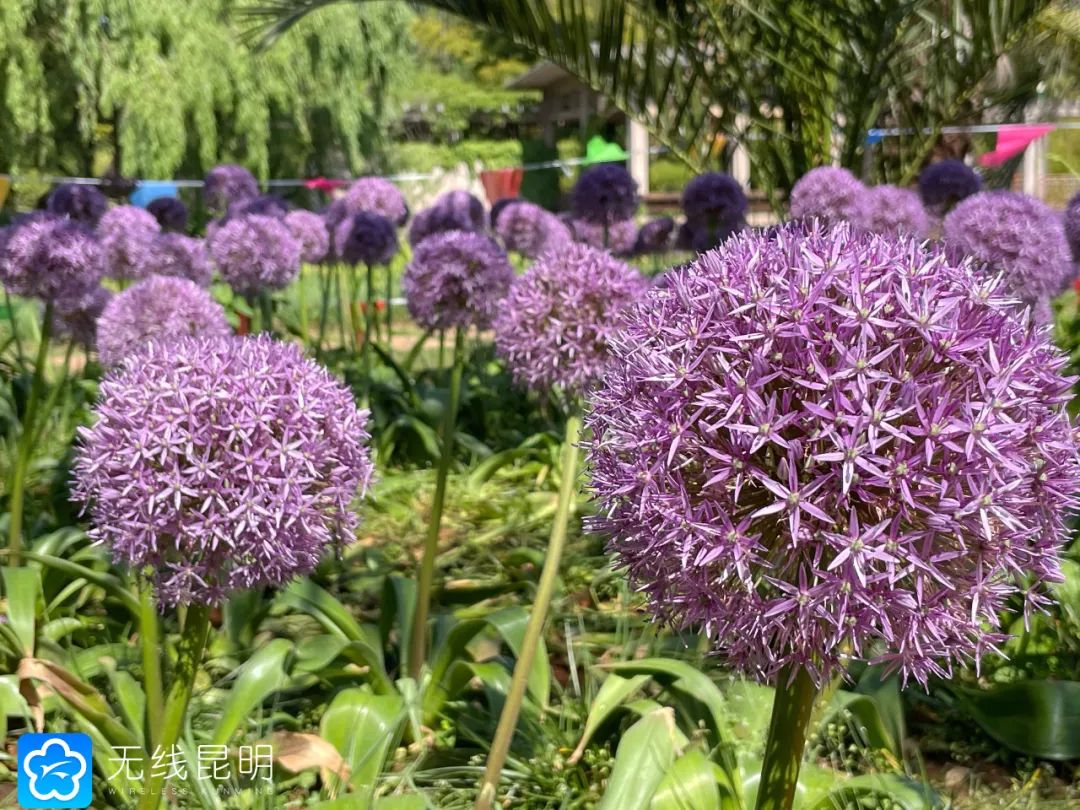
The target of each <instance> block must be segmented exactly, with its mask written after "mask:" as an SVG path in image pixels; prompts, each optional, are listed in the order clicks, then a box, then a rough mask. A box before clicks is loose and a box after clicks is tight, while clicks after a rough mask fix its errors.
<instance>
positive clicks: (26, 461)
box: [8, 301, 53, 566]
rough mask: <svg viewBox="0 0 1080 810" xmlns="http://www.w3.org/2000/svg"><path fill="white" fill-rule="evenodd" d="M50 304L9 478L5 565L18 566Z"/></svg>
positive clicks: (43, 375) (46, 353) (46, 357)
mask: <svg viewBox="0 0 1080 810" xmlns="http://www.w3.org/2000/svg"><path fill="white" fill-rule="evenodd" d="M52 312H53V305H52V302H51V301H50V302H48V303H47V304H45V318H44V320H43V322H42V325H41V340H40V341H39V342H38V351H37V360H36V361H35V362H34V377H33V379H32V380H31V382H30V398H29V399H28V400H27V402H26V413H25V415H24V416H23V421H22V430H21V431H20V432H19V445H18V449H17V450H16V455H15V467H14V469H13V470H12V475H11V499H10V501H9V503H10V507H9V511H10V513H11V517H10V523H9V524H8V565H11V566H18V564H19V554H20V552H21V551H22V527H23V508H24V502H25V500H26V475H27V472H28V471H29V469H30V457H31V456H32V455H33V453H34V425H35V422H36V419H37V411H38V403H39V402H40V401H41V391H42V389H43V388H44V386H45V364H46V362H48V359H49V338H50V336H51V333H52Z"/></svg>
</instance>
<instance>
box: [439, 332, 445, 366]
mask: <svg viewBox="0 0 1080 810" xmlns="http://www.w3.org/2000/svg"><path fill="white" fill-rule="evenodd" d="M445 365H446V330H445V329H440V330H439V368H443V367H444V366H445Z"/></svg>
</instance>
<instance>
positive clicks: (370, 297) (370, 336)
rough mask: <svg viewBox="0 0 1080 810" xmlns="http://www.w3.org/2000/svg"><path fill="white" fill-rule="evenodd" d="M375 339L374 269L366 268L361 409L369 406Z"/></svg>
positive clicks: (369, 264) (361, 356) (369, 266)
mask: <svg viewBox="0 0 1080 810" xmlns="http://www.w3.org/2000/svg"><path fill="white" fill-rule="evenodd" d="M374 339H375V268H374V267H372V266H371V263H370V262H369V263H368V266H367V307H366V308H365V309H364V345H363V346H362V347H361V349H360V351H361V355H360V361H361V364H362V366H363V369H364V385H363V398H362V401H361V405H362V407H364V408H366V407H368V406H369V405H370V404H371V341H373V340H374Z"/></svg>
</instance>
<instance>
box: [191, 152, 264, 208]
mask: <svg viewBox="0 0 1080 810" xmlns="http://www.w3.org/2000/svg"><path fill="white" fill-rule="evenodd" d="M258 196H259V184H258V182H256V180H255V177H254V176H253V175H252V174H251V172H249V171H248V170H247V169H245V168H244V167H243V166H237V165H236V164H233V163H224V164H222V165H220V166H215V167H214V168H212V169H211V170H210V171H209V172H207V173H206V179H205V180H204V181H203V203H204V204H205V205H206V207H207V208H208V209H209V210H210V211H214V212H216V213H219V214H220V213H223V212H224V211H225V210H226V209H227V208H228V207H229V204H230V203H234V202H239V201H240V200H246V199H250V198H252V197H258Z"/></svg>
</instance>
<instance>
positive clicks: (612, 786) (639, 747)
mask: <svg viewBox="0 0 1080 810" xmlns="http://www.w3.org/2000/svg"><path fill="white" fill-rule="evenodd" d="M685 745H686V737H685V735H683V733H682V732H681V731H679V729H678V728H676V726H675V714H674V712H673V711H672V710H671V709H660V710H659V711H656V712H653V713H652V714H648V715H646V716H645V717H643V718H641V719H640V720H638V721H637V722H636V723H634V725H632V726H631V727H630V728H629V729H627V731H626V733H625V734H624V735H623V737H622V740H620V741H619V748H618V750H617V751H616V752H615V764H614V766H613V767H612V769H611V776H610V778H609V779H608V786H607V790H605V791H604V798H603V799H602V800H601V802H600V804H599V805H598V807H597V810H647V809H648V808H649V806H650V803H651V801H652V797H653V794H654V793H655V792H656V789H657V787H658V786H659V785H660V783H661V782H662V781H663V779H664V776H665V774H666V773H667V771H668V769H669V768H670V767H671V765H672V763H674V762H675V758H676V757H677V756H678V754H679V751H681V750H682V748H683V747H684V746H685Z"/></svg>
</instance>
